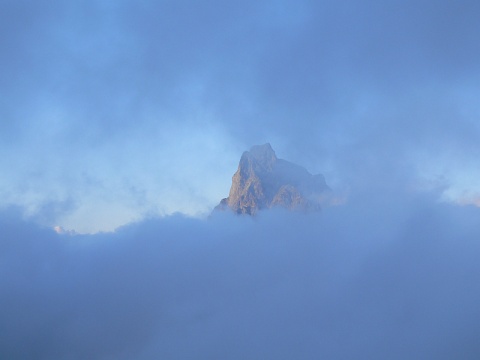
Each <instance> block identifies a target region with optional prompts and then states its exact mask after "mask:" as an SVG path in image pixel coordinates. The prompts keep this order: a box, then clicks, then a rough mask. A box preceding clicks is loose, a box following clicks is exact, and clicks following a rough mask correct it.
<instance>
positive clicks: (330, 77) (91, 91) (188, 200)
mask: <svg viewBox="0 0 480 360" xmlns="http://www.w3.org/2000/svg"><path fill="white" fill-rule="evenodd" d="M479 13H480V9H479V5H478V4H477V2H475V1H466V0H465V1H457V2H451V1H426V0H425V1H388V2H385V1H363V2H359V1H344V2H341V3H333V2H322V1H302V0H301V1H263V2H261V3H259V2H256V1H242V2H236V1H215V0H210V1H201V2H197V1H126V0H125V1H93V0H87V1H69V2H64V1H55V0H52V1H42V2H38V1H35V2H34V1H2V2H1V4H0V17H1V18H0V23H1V27H0V51H1V53H2V57H1V59H0V68H1V72H0V94H1V97H0V117H1V122H0V151H1V154H2V156H1V158H0V174H1V175H0V189H1V190H0V199H1V200H0V201H1V204H0V205H1V206H9V205H17V206H20V207H22V208H23V209H24V210H25V213H26V214H27V215H29V216H33V217H34V218H36V219H37V221H39V222H41V223H42V224H44V225H48V226H53V225H62V226H64V227H66V228H71V229H76V230H77V231H81V232H95V231H98V230H112V229H114V228H115V227H117V226H120V225H123V224H126V223H128V222H130V221H133V220H140V219H142V218H145V217H148V216H152V215H164V214H170V213H173V212H176V211H178V212H182V213H186V214H189V215H193V216H204V215H205V214H208V212H209V211H210V210H211V209H212V208H213V207H214V206H215V205H216V203H217V202H218V201H219V200H220V199H221V198H222V197H224V196H226V195H227V193H228V188H229V185H230V178H231V175H232V174H233V172H234V171H235V169H236V166H237V161H238V159H239V157H240V155H241V153H242V151H243V150H246V149H248V148H249V147H250V146H251V145H254V144H258V143H264V142H266V141H269V142H270V143H271V144H272V146H273V147H274V149H275V150H276V151H277V155H279V156H280V157H282V158H286V159H288V160H291V161H294V162H298V163H300V164H301V165H304V166H305V167H307V168H308V169H309V170H310V171H312V172H323V173H324V174H325V175H326V177H327V182H329V183H330V184H332V186H334V187H335V186H337V185H338V186H337V187H338V188H340V189H345V188H352V187H353V188H354V187H357V186H358V187H362V186H371V187H375V186H377V185H378V186H382V184H386V183H392V184H394V183H395V186H402V187H405V186H412V184H415V185H414V186H416V187H419V188H432V187H441V188H442V189H443V191H444V197H445V198H449V199H461V201H463V202H469V201H473V200H475V199H476V197H477V196H478V194H479V191H480V188H479V186H478V183H477V181H476V179H477V178H478V175H479V172H480V169H479V167H478V165H477V159H478V153H479V145H478V144H479V142H478V137H479V125H478V124H479V121H478V118H479V115H480V108H479V107H480V105H479V104H478V94H479V87H478V84H479V83H480V81H479V80H480V79H479V66H480V65H479V64H480V62H479V57H480V45H479V42H478V41H477V39H478V34H479V33H480V24H479V23H478V21H477V20H478V15H479ZM472 199H473V200H472Z"/></svg>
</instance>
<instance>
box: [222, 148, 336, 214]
mask: <svg viewBox="0 0 480 360" xmlns="http://www.w3.org/2000/svg"><path fill="white" fill-rule="evenodd" d="M328 190H329V187H328V186H327V184H326V183H325V179H324V177H323V175H320V174H319V175H312V174H310V173H309V172H308V171H307V170H306V169H305V168H303V167H301V166H299V165H296V164H293V163H291V162H288V161H286V160H283V159H278V158H277V156H276V155H275V151H274V150H273V149H272V146H271V145H270V144H269V143H266V144H263V145H256V146H253V147H252V148H251V149H250V151H245V152H244V153H243V155H242V157H241V159H240V163H239V165H238V169H237V172H236V173H235V174H234V175H233V177H232V186H231V188H230V193H229V196H228V198H225V199H223V200H222V201H221V202H220V204H219V205H218V206H217V207H216V208H215V209H216V210H227V209H230V210H232V211H234V212H236V213H239V214H250V215H253V214H255V213H256V212H258V211H259V210H262V209H267V208H272V207H283V208H287V209H290V210H303V211H318V210H320V208H321V206H320V205H321V203H322V200H323V199H324V198H325V195H326V192H328Z"/></svg>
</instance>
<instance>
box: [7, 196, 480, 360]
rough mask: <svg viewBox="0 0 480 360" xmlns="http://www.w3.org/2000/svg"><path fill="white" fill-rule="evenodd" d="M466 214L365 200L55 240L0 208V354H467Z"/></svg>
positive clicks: (469, 246) (475, 315) (477, 324)
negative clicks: (309, 211)
mask: <svg viewBox="0 0 480 360" xmlns="http://www.w3.org/2000/svg"><path fill="white" fill-rule="evenodd" d="M400 198H402V200H400ZM366 204H368V205H366ZM479 215H480V211H479V210H478V209H477V208H471V207H454V206H452V205H444V204H439V203H435V202H434V201H432V200H431V199H429V198H423V197H417V196H398V198H396V199H385V198H384V197H381V196H378V197H377V198H376V199H375V198H374V199H371V198H370V200H369V201H368V202H367V201H366V200H365V199H356V200H352V202H351V203H350V204H348V205H344V206H339V207H335V208H329V209H326V210H325V211H324V213H323V214H317V215H302V214H292V213H284V212H275V211H270V212H265V213H262V214H261V215H260V216H258V217H257V218H255V219H251V218H248V217H235V216H231V215H229V214H223V213H221V214H216V215H215V216H213V217H212V218H210V219H209V220H198V219H189V218H185V217H183V216H172V217H168V218H164V219H153V220H149V221H145V222H142V223H138V224H135V225H130V226H127V227H124V228H121V229H119V230H118V231H117V232H115V233H108V234H97V235H89V236H68V235H58V234H56V233H55V232H54V231H50V230H45V229H41V228H38V227H36V226H34V225H31V224H29V223H28V222H25V221H22V220H20V219H19V217H18V216H17V215H16V214H15V212H14V211H4V212H3V213H2V215H1V216H0V227H1V241H0V289H1V292H0V318H1V319H2V320H1V321H0V358H2V359H402V360H403V359H478V358H479V356H480V345H479V344H480V343H479V341H478V334H479V333H480V321H479V320H480V310H479V307H478V304H479V302H480V289H479V287H478V279H479V278H480V262H479V261H478V259H479V258H480V242H479V239H480V226H479V225H478V218H479Z"/></svg>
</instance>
